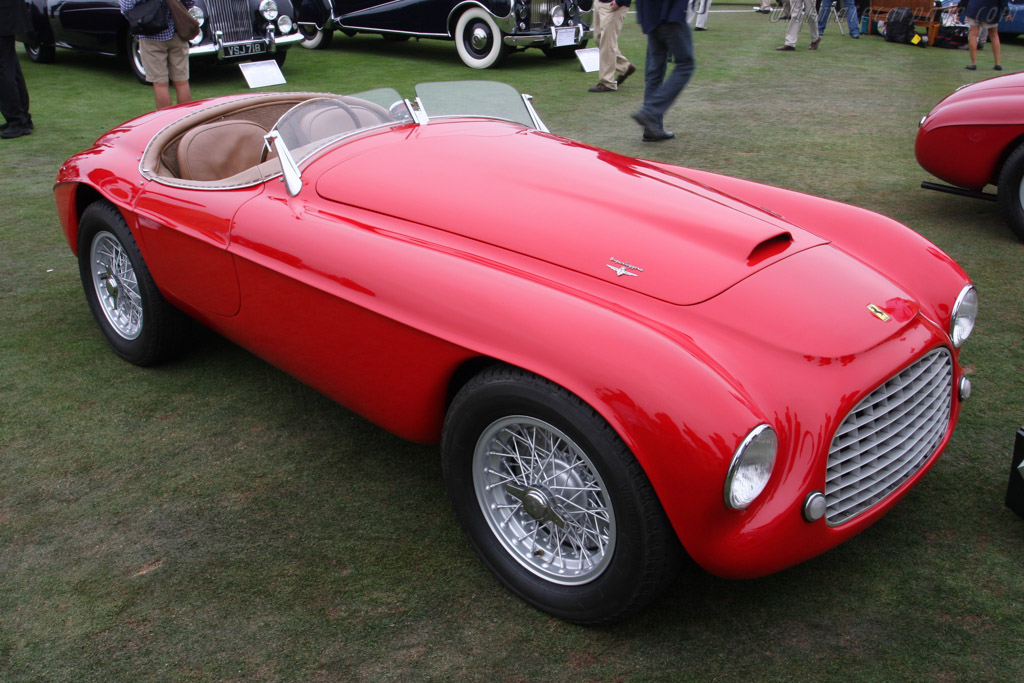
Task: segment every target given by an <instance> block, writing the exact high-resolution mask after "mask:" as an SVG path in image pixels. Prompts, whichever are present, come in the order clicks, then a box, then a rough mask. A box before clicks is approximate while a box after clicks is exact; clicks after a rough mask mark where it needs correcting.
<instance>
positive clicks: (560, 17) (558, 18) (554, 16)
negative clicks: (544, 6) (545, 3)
mask: <svg viewBox="0 0 1024 683" xmlns="http://www.w3.org/2000/svg"><path fill="white" fill-rule="evenodd" d="M551 23H552V24H554V25H555V26H561V25H562V24H564V23H565V8H564V7H562V6H561V5H559V6H558V7H555V8H554V9H553V10H551Z"/></svg>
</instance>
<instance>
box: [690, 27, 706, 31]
mask: <svg viewBox="0 0 1024 683" xmlns="http://www.w3.org/2000/svg"><path fill="white" fill-rule="evenodd" d="M693 30H694V31H707V29H706V28H704V27H703V26H694V27H693Z"/></svg>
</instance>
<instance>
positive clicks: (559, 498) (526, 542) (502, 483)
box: [472, 415, 615, 585]
mask: <svg viewBox="0 0 1024 683" xmlns="http://www.w3.org/2000/svg"><path fill="white" fill-rule="evenodd" d="M472 467H473V483H474V488H475V490H476V495H477V501H478V502H479V504H480V508H481V509H482V511H483V514H484V518H485V519H486V520H487V523H488V525H489V526H490V528H491V531H492V532H493V533H494V535H495V536H496V537H497V538H498V540H499V541H500V542H501V544H502V545H503V546H504V547H505V549H506V550H507V551H508V552H509V553H510V554H511V556H512V557H513V558H515V559H516V561H518V562H519V564H521V565H522V566H523V567H525V568H526V569H527V570H529V571H530V572H532V573H533V574H535V575H537V576H539V577H541V578H543V579H546V580H548V581H551V582H553V583H558V584H563V585H578V584H585V583H588V582H590V581H593V580H594V579H596V578H597V577H598V576H600V575H601V573H602V572H604V570H605V569H606V568H607V567H608V565H609V564H610V563H611V560H612V555H613V553H614V550H615V515H614V512H613V508H612V506H611V503H610V499H609V495H608V488H607V487H606V486H605V483H604V481H603V480H602V479H601V476H600V475H599V474H598V471H597V468H596V467H595V466H594V464H593V462H591V460H590V458H589V457H587V454H586V453H585V452H584V451H583V449H581V448H580V447H579V446H578V445H577V444H576V443H575V442H574V441H573V440H572V439H571V438H569V437H568V436H566V434H565V433H563V432H562V431H560V430H558V429H557V428H555V427H554V426H552V425H550V424H548V423H547V422H544V421H542V420H538V419H536V418H532V417H526V416H522V415H515V416H509V417H505V418H502V419H500V420H498V421H496V422H494V423H492V424H491V425H490V426H489V427H487V429H485V430H484V431H483V433H482V434H481V436H480V439H479V440H478V441H477V446H476V450H475V452H474V455H473V465H472Z"/></svg>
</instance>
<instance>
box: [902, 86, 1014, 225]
mask: <svg viewBox="0 0 1024 683" xmlns="http://www.w3.org/2000/svg"><path fill="white" fill-rule="evenodd" d="M914 154H915V155H916V156H917V163H919V164H921V167H922V168H923V169H924V170H926V171H928V172H929V173H931V174H932V175H934V176H936V177H938V178H941V179H942V180H944V181H946V182H947V183H950V184H951V186H950V185H940V184H938V183H931V182H923V183H921V186H922V187H924V188H927V189H929V190H939V191H941V192H949V193H951V194H959V195H964V196H968V197H975V198H977V199H988V200H992V201H998V202H999V208H1000V210H1001V211H1002V214H1003V218H1004V219H1005V220H1006V224H1007V225H1009V226H1010V229H1011V230H1013V232H1014V234H1015V235H1017V237H1018V239H1020V240H1024V73H1016V74H1010V75H1008V76H999V77H997V78H990V79H988V80H985V81H981V82H979V83H973V84H971V85H967V86H964V87H962V88H959V89H957V90H956V91H954V92H953V93H952V94H950V95H949V96H947V97H946V98H945V99H943V100H942V101H941V102H939V103H938V104H937V105H935V107H934V108H933V109H932V110H931V111H930V112H929V113H928V114H927V116H925V117H924V118H923V119H921V126H920V128H918V131H917V139H916V140H915V142H914ZM987 185H995V186H996V193H995V194H992V193H990V192H984V189H985V187H986V186H987Z"/></svg>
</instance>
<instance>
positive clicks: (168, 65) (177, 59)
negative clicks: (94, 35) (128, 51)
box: [120, 0, 195, 109]
mask: <svg viewBox="0 0 1024 683" xmlns="http://www.w3.org/2000/svg"><path fill="white" fill-rule="evenodd" d="M138 2H139V0H120V3H121V13H122V14H124V13H125V12H127V11H128V10H130V9H131V8H132V7H134V6H135V5H136V3H138ZM181 4H183V5H184V6H185V7H186V8H188V7H192V5H194V4H195V2H194V0H181ZM165 11H166V12H167V28H166V29H165V30H164V31H161V32H160V33H158V34H156V35H152V36H138V38H139V56H140V57H141V59H142V68H143V69H145V70H146V80H147V81H148V82H150V83H152V84H153V97H154V98H155V99H156V108H157V109H163V108H164V107H169V106H171V88H170V85H169V83H174V94H175V96H176V97H177V99H178V104H184V103H185V102H191V101H192V89H191V88H189V85H188V41H186V40H185V39H184V38H182V37H181V36H179V35H178V34H177V33H175V32H174V18H173V17H172V16H171V11H170V9H166V10H165Z"/></svg>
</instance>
